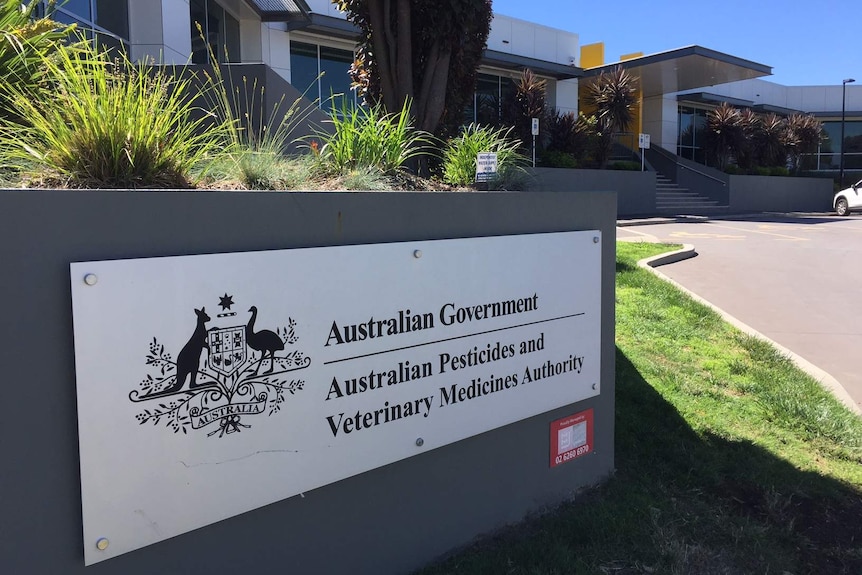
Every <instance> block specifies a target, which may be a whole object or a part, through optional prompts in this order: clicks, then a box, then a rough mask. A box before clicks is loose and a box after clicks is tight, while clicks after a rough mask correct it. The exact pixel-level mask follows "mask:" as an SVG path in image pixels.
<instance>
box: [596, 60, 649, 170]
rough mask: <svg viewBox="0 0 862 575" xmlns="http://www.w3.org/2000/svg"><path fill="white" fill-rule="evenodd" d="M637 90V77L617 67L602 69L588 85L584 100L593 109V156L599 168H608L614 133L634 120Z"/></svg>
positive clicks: (625, 127)
mask: <svg viewBox="0 0 862 575" xmlns="http://www.w3.org/2000/svg"><path fill="white" fill-rule="evenodd" d="M637 89H638V84H637V78H635V77H634V76H632V75H631V74H629V73H628V72H626V71H625V69H623V68H622V67H620V66H617V67H616V68H615V69H614V70H612V71H610V72H603V73H602V74H601V75H599V76H598V77H597V78H596V79H595V80H594V81H593V82H592V83H590V84H589V85H588V86H587V98H586V101H587V104H588V106H589V107H591V108H593V109H594V110H595V116H596V129H597V130H598V135H599V142H598V145H597V149H596V159H597V161H598V163H599V167H600V168H602V169H604V168H606V167H607V164H608V160H609V159H610V157H611V152H612V151H613V147H614V142H615V138H616V135H617V134H618V133H620V132H624V131H626V130H627V129H628V127H629V125H630V124H631V123H632V122H633V121H634V110H635V106H636V105H637Z"/></svg>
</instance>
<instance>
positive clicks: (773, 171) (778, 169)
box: [769, 166, 790, 176]
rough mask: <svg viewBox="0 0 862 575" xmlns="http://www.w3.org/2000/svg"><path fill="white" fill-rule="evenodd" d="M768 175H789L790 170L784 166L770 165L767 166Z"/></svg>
mask: <svg viewBox="0 0 862 575" xmlns="http://www.w3.org/2000/svg"><path fill="white" fill-rule="evenodd" d="M769 175H770V176H789V175H790V170H788V169H787V168H785V167H784V166H772V167H771V168H769Z"/></svg>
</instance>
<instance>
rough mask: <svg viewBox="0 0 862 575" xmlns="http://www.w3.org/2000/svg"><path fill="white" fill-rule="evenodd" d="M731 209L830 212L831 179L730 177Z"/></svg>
mask: <svg viewBox="0 0 862 575" xmlns="http://www.w3.org/2000/svg"><path fill="white" fill-rule="evenodd" d="M729 178H730V185H729V187H730V210H731V212H733V213H745V212H828V211H831V209H832V195H833V194H832V180H831V179H823V178H789V177H776V176H729Z"/></svg>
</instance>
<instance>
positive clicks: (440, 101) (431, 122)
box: [416, 48, 452, 133]
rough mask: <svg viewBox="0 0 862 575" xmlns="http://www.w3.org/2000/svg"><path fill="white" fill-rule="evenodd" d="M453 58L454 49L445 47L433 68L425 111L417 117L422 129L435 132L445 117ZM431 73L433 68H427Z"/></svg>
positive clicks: (426, 71) (427, 71)
mask: <svg viewBox="0 0 862 575" xmlns="http://www.w3.org/2000/svg"><path fill="white" fill-rule="evenodd" d="M451 58H452V51H451V50H450V49H448V48H447V49H444V50H443V52H442V53H441V54H440V56H439V58H438V59H437V62H436V64H435V66H434V68H433V76H432V78H431V83H430V86H429V90H428V94H427V97H426V98H425V111H424V113H423V115H422V117H421V118H420V117H417V118H416V121H417V124H418V127H419V129H420V130H425V131H426V132H432V133H433V132H434V131H435V130H436V129H437V126H438V125H439V124H440V118H442V117H443V110H445V108H446V86H447V85H448V83H449V61H450V60H451ZM431 73H432V70H429V69H428V68H426V70H425V74H426V75H428V74H431Z"/></svg>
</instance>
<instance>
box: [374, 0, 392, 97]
mask: <svg viewBox="0 0 862 575" xmlns="http://www.w3.org/2000/svg"><path fill="white" fill-rule="evenodd" d="M389 6H390V0H368V14H369V20H370V22H371V29H372V30H373V31H374V33H373V34H371V42H372V44H373V46H374V55H375V56H376V57H377V72H378V74H379V76H380V92H381V96H382V100H383V106H384V107H385V108H386V109H387V110H393V109H394V106H395V100H396V95H395V76H396V74H395V70H394V69H393V67H392V56H393V55H394V54H395V52H396V48H395V46H394V45H393V44H392V43H391V38H390V35H389V34H387V30H389V28H390V27H389V25H388V23H389ZM390 34H391V32H390Z"/></svg>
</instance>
